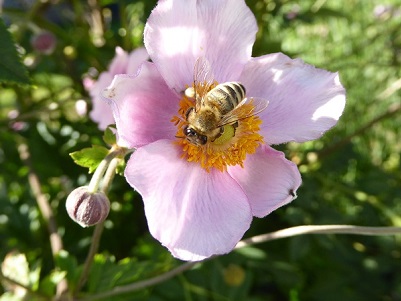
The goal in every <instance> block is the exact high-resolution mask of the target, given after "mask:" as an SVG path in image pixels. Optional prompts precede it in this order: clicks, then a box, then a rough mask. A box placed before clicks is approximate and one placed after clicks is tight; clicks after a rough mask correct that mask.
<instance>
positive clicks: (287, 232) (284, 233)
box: [79, 225, 401, 301]
mask: <svg viewBox="0 0 401 301" xmlns="http://www.w3.org/2000/svg"><path fill="white" fill-rule="evenodd" d="M305 234H356V235H372V236H377V235H396V234H401V227H359V226H352V225H319V226H298V227H291V228H287V229H283V230H279V231H275V232H271V233H266V234H262V235H258V236H254V237H251V238H247V239H244V240H242V241H240V242H239V243H238V244H237V245H236V246H235V249H240V248H243V247H246V246H249V245H254V244H259V243H262V242H268V241H272V240H276V239H281V238H287V237H292V236H298V235H305ZM212 258H214V257H211V258H207V259H205V260H203V261H199V262H187V263H184V264H182V265H180V266H178V267H177V268H175V269H173V270H171V271H168V272H166V273H164V274H162V275H159V276H156V277H154V278H150V279H147V280H143V281H138V282H135V283H131V284H128V285H123V286H117V287H115V288H114V289H112V290H111V291H108V292H103V293H99V294H95V295H92V296H88V297H86V298H82V299H79V301H95V300H101V299H105V298H110V297H113V296H117V295H120V294H125V293H130V292H134V291H138V290H141V289H144V288H146V287H149V286H153V285H156V284H159V283H162V282H164V281H167V280H169V279H171V278H173V277H174V276H176V275H179V274H181V273H183V272H185V271H186V270H189V269H191V268H192V267H193V266H194V265H196V264H197V263H201V262H205V261H207V260H210V259H212Z"/></svg>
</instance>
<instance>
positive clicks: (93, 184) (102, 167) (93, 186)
mask: <svg viewBox="0 0 401 301" xmlns="http://www.w3.org/2000/svg"><path fill="white" fill-rule="evenodd" d="M119 155H121V148H119V147H113V148H112V149H111V150H110V152H109V153H108V154H107V156H106V157H104V159H103V160H102V162H100V164H99V166H98V167H97V168H96V171H95V172H94V174H93V176H92V179H91V181H90V183H89V186H88V191H89V192H91V193H95V192H97V191H98V189H99V185H100V182H101V181H102V178H103V175H104V173H105V172H106V170H107V168H108V167H109V165H110V162H111V161H112V160H113V159H114V158H116V157H117V156H119Z"/></svg>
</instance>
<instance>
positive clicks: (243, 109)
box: [217, 97, 269, 127]
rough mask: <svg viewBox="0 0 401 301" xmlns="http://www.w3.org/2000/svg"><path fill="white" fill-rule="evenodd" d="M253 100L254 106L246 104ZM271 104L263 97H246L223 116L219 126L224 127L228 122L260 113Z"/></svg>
mask: <svg viewBox="0 0 401 301" xmlns="http://www.w3.org/2000/svg"><path fill="white" fill-rule="evenodd" d="M251 102H252V106H244V104H249V103H251ZM268 105H269V101H268V100H266V99H264V98H261V97H247V98H244V99H243V100H242V101H241V102H240V103H239V104H238V105H237V106H236V107H235V108H234V109H233V110H231V111H230V112H228V113H227V114H225V115H224V116H223V118H221V120H220V121H219V123H218V125H217V127H222V126H224V125H226V124H231V123H235V122H237V121H238V120H241V119H245V118H248V117H251V116H254V115H256V114H259V113H260V112H262V111H263V110H264V109H266V108H267V106H268Z"/></svg>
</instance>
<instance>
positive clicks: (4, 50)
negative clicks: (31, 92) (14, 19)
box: [0, 19, 30, 85]
mask: <svg viewBox="0 0 401 301" xmlns="http://www.w3.org/2000/svg"><path fill="white" fill-rule="evenodd" d="M0 41H1V47H0V57H1V60H0V82H10V83H16V84H24V85H28V84H29V82H30V81H29V77H28V72H27V69H26V68H25V66H24V65H23V64H22V63H21V60H20V58H19V55H18V52H17V49H16V48H15V45H14V42H13V40H12V38H11V34H10V33H9V32H8V30H7V28H6V26H5V24H4V22H3V20H2V19H0Z"/></svg>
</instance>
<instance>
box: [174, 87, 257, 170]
mask: <svg viewBox="0 0 401 301" xmlns="http://www.w3.org/2000/svg"><path fill="white" fill-rule="evenodd" d="M194 106H195V103H194V101H193V100H192V99H191V98H188V97H187V96H185V95H184V96H183V97H182V99H181V100H180V103H179V110H178V114H177V115H176V116H174V117H173V118H172V119H171V122H173V123H174V124H175V125H176V126H177V134H176V137H177V140H175V141H174V143H176V144H177V145H179V146H180V147H181V149H182V155H181V157H182V158H183V159H185V160H187V161H188V162H194V163H197V164H199V165H200V166H201V167H202V168H204V169H205V170H206V171H208V172H210V170H211V169H213V168H216V169H218V170H220V171H222V172H224V171H227V167H228V166H235V165H239V166H241V167H244V161H245V158H246V156H247V155H248V154H253V153H255V152H256V149H257V148H258V147H259V146H260V145H261V144H263V143H264V142H263V136H261V135H260V134H259V130H260V125H261V124H262V120H261V119H260V118H259V117H258V116H257V115H254V116H251V117H247V118H244V119H241V120H238V121H237V124H236V125H235V126H234V125H226V126H224V133H223V135H222V136H220V137H219V138H218V139H216V140H215V141H213V142H209V141H208V142H207V143H206V144H205V145H195V144H193V143H191V142H190V141H188V140H187V139H186V138H185V137H184V136H183V128H184V127H185V126H187V125H188V122H187V121H186V116H185V115H186V112H187V111H188V109H189V108H191V107H194ZM244 106H253V104H252V102H250V103H248V104H244ZM252 109H253V108H252V107H249V110H252Z"/></svg>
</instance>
